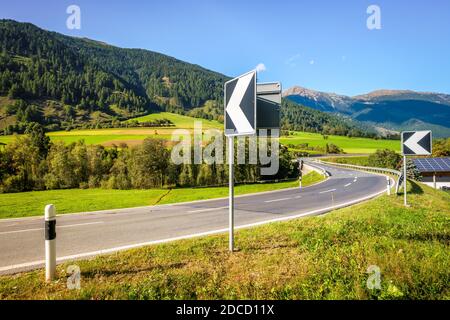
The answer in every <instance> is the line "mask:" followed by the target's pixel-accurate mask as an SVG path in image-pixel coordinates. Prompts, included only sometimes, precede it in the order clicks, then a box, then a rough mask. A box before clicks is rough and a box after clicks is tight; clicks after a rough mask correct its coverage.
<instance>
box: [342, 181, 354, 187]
mask: <svg viewBox="0 0 450 320" xmlns="http://www.w3.org/2000/svg"><path fill="white" fill-rule="evenodd" d="M351 184H352V183H351V182H350V183H347V184H346V185H345V186H344V188H347V187H348V186H350V185H351Z"/></svg>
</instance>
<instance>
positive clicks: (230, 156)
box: [228, 136, 234, 252]
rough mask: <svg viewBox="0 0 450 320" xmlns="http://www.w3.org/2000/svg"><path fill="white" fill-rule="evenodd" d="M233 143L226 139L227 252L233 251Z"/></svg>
mask: <svg viewBox="0 0 450 320" xmlns="http://www.w3.org/2000/svg"><path fill="white" fill-rule="evenodd" d="M233 143H234V141H233V137H232V136H231V137H228V164H229V172H228V176H229V179H230V180H229V198H228V211H229V228H230V230H229V250H230V251H231V252H233V251H234V167H233V164H234V144H233Z"/></svg>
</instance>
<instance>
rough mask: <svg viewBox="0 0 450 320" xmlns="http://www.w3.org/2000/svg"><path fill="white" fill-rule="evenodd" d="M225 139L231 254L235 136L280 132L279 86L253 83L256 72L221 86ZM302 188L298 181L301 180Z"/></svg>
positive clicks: (232, 243) (231, 247)
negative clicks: (268, 131) (264, 130)
mask: <svg viewBox="0 0 450 320" xmlns="http://www.w3.org/2000/svg"><path fill="white" fill-rule="evenodd" d="M224 104H225V107H224V109H225V114H224V119H225V136H226V137H227V138H228V163H229V171H228V172H229V199H228V206H229V208H228V212H229V236H230V239H229V249H230V251H231V252H233V251H234V167H233V165H234V137H237V136H252V135H255V134H256V131H257V129H263V128H264V129H279V127H280V107H281V83H279V82H271V83H262V84H258V85H257V84H256V70H254V71H250V72H247V73H246V74H243V75H241V76H239V77H237V78H235V79H233V80H230V81H228V82H226V83H225V86H224ZM300 187H301V180H300Z"/></svg>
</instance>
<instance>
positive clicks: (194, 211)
mask: <svg viewBox="0 0 450 320" xmlns="http://www.w3.org/2000/svg"><path fill="white" fill-rule="evenodd" d="M226 208H228V206H226V207H219V208H208V209H199V210H191V211H188V213H197V212H208V211H214V210H222V209H226Z"/></svg>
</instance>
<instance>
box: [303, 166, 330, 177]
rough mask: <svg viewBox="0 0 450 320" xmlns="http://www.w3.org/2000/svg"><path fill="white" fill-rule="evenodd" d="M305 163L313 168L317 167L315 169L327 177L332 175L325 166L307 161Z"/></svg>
mask: <svg viewBox="0 0 450 320" xmlns="http://www.w3.org/2000/svg"><path fill="white" fill-rule="evenodd" d="M305 165H307V166H310V167H311V168H313V169H316V170H315V171H319V173H320V174H322V175H323V176H324V177H325V178H328V177H329V176H330V173H329V172H328V171H327V170H325V169H323V168H320V167H317V166H314V165H312V164H311V163H305Z"/></svg>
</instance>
